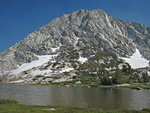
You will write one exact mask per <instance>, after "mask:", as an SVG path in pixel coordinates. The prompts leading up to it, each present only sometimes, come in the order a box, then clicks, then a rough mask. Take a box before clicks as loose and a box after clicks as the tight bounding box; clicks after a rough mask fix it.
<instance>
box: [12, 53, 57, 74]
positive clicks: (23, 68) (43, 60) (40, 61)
mask: <svg viewBox="0 0 150 113" xmlns="http://www.w3.org/2000/svg"><path fill="white" fill-rule="evenodd" d="M56 56H57V54H55V55H41V56H37V57H38V58H39V59H38V60H34V61H32V62H30V63H24V64H22V65H21V66H20V67H18V68H17V69H15V70H13V71H11V73H12V74H14V75H17V74H19V73H21V72H23V71H27V70H29V69H32V68H33V67H38V66H41V65H42V64H45V63H47V62H48V61H49V60H50V59H52V58H53V57H56Z"/></svg>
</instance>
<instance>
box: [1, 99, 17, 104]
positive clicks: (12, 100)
mask: <svg viewBox="0 0 150 113" xmlns="http://www.w3.org/2000/svg"><path fill="white" fill-rule="evenodd" d="M10 103H18V102H17V101H16V100H14V99H0V104H10Z"/></svg>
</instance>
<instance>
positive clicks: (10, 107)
mask: <svg viewBox="0 0 150 113" xmlns="http://www.w3.org/2000/svg"><path fill="white" fill-rule="evenodd" d="M0 113H150V109H143V110H140V111H137V110H109V111H105V110H102V109H99V108H87V109H84V108H77V107H72V106H33V105H21V104H18V103H17V102H16V101H15V100H9V99H0Z"/></svg>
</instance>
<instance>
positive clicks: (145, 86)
mask: <svg viewBox="0 0 150 113" xmlns="http://www.w3.org/2000/svg"><path fill="white" fill-rule="evenodd" d="M0 83H4V82H0ZM4 84H15V85H35V86H36V85H40V86H58V87H59V86H62V87H68V88H69V87H85V88H110V89H117V88H129V89H137V90H142V89H150V84H142V83H134V84H118V85H100V86H98V87H94V86H90V85H88V84H62V83H58V84H57V83H54V84H29V83H4Z"/></svg>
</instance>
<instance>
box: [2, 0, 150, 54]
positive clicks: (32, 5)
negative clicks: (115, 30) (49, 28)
mask: <svg viewBox="0 0 150 113" xmlns="http://www.w3.org/2000/svg"><path fill="white" fill-rule="evenodd" d="M80 9H86V10H92V9H102V10H104V11H105V12H107V13H108V14H110V15H112V16H113V17H114V18H118V19H121V20H124V21H132V22H133V21H135V22H139V23H142V24H144V25H146V26H150V0H0V52H3V51H5V50H7V49H8V48H9V47H10V46H13V45H14V44H15V43H17V42H19V41H20V40H23V39H24V38H25V36H27V35H28V34H30V33H32V32H33V31H35V30H37V29H38V28H40V27H42V26H44V25H46V24H47V23H48V22H49V21H50V20H52V19H53V18H56V17H60V16H62V15H63V14H66V13H72V11H75V10H80Z"/></svg>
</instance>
